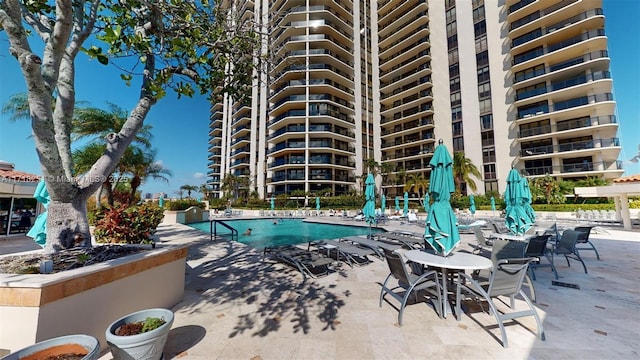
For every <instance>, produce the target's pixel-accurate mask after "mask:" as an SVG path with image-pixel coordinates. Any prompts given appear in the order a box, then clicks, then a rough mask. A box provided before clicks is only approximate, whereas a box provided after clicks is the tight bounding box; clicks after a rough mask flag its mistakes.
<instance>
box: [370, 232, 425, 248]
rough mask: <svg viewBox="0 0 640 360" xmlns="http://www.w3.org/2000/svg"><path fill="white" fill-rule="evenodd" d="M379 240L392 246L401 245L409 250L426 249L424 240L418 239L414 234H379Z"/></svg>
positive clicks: (377, 235)
mask: <svg viewBox="0 0 640 360" xmlns="http://www.w3.org/2000/svg"><path fill="white" fill-rule="evenodd" d="M376 237H377V239H378V240H380V241H383V242H388V243H392V244H401V245H403V246H405V247H407V248H409V249H416V248H421V247H424V238H423V237H417V236H415V235H414V234H413V233H412V234H401V233H393V232H391V233H389V232H385V233H378V234H376Z"/></svg>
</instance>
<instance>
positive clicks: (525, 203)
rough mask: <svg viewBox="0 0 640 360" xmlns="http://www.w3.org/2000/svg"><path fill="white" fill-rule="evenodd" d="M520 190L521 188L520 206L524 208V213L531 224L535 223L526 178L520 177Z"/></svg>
mask: <svg viewBox="0 0 640 360" xmlns="http://www.w3.org/2000/svg"><path fill="white" fill-rule="evenodd" d="M522 188H523V197H522V206H524V211H525V212H526V213H527V216H529V219H530V220H531V224H533V223H535V222H536V212H535V210H533V207H531V188H530V187H529V180H528V179H527V178H526V177H524V176H523V177H522Z"/></svg>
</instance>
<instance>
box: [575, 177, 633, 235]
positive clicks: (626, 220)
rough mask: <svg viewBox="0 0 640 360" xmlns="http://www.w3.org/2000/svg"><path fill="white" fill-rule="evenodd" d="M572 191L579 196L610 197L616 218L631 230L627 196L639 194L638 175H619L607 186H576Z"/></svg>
mask: <svg viewBox="0 0 640 360" xmlns="http://www.w3.org/2000/svg"><path fill="white" fill-rule="evenodd" d="M574 192H575V194H576V195H577V196H581V197H612V198H613V199H614V201H615V204H616V219H617V220H622V226H623V227H624V228H625V229H627V230H631V216H630V214H629V196H640V175H631V176H625V177H621V178H618V179H615V180H613V184H612V185H607V186H590V187H577V188H575V189H574Z"/></svg>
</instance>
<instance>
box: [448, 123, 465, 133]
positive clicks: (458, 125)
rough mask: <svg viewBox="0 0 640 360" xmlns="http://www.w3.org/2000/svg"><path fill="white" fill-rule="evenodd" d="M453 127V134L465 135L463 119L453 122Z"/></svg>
mask: <svg viewBox="0 0 640 360" xmlns="http://www.w3.org/2000/svg"><path fill="white" fill-rule="evenodd" d="M451 129H452V131H453V136H462V135H464V134H463V132H462V121H458V122H455V123H453V124H451Z"/></svg>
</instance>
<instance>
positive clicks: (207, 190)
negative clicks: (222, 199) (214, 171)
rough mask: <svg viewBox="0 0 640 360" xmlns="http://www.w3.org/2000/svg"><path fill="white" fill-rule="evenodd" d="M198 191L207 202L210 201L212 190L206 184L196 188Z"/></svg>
mask: <svg viewBox="0 0 640 360" xmlns="http://www.w3.org/2000/svg"><path fill="white" fill-rule="evenodd" d="M198 191H199V192H201V193H202V195H204V197H205V198H206V199H207V200H211V193H212V192H213V188H212V187H211V186H209V185H207V184H202V185H200V187H199V188H198Z"/></svg>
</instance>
